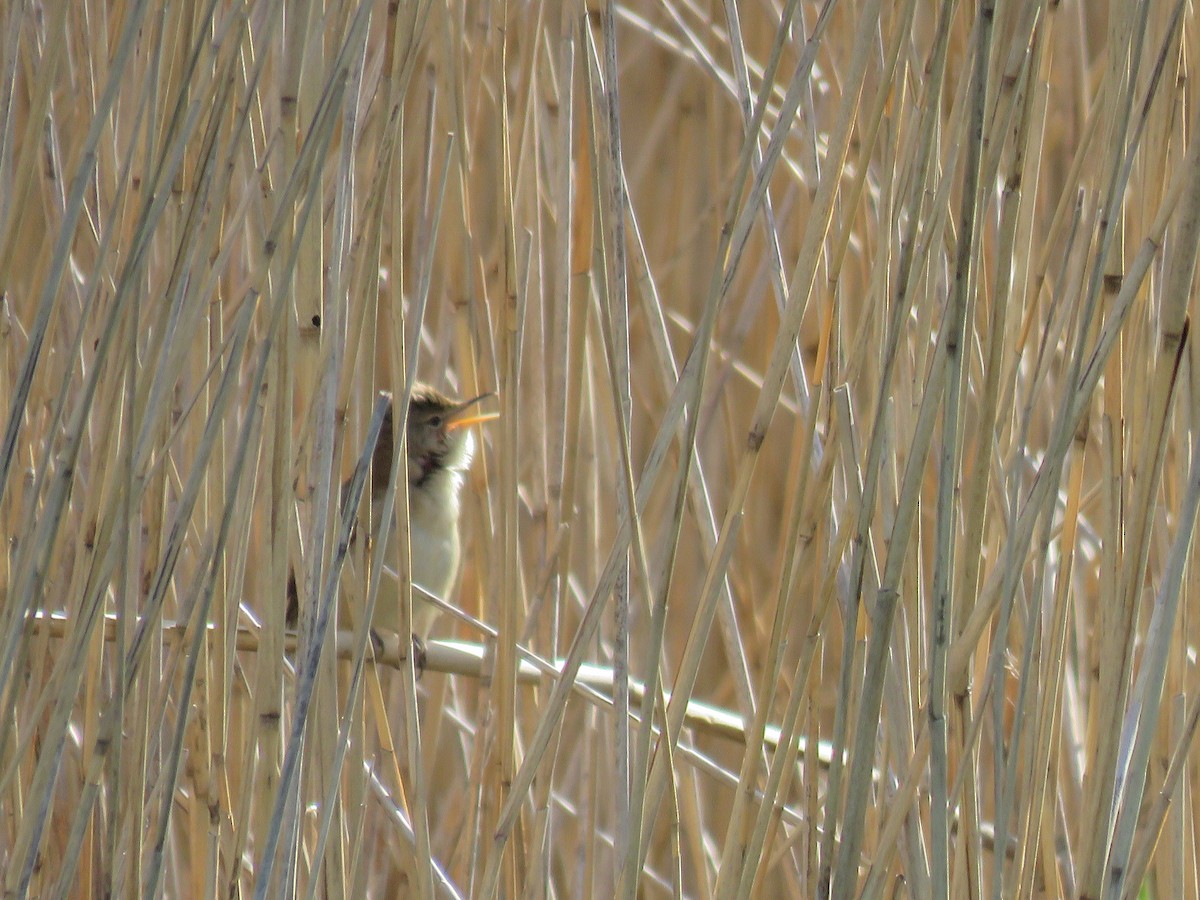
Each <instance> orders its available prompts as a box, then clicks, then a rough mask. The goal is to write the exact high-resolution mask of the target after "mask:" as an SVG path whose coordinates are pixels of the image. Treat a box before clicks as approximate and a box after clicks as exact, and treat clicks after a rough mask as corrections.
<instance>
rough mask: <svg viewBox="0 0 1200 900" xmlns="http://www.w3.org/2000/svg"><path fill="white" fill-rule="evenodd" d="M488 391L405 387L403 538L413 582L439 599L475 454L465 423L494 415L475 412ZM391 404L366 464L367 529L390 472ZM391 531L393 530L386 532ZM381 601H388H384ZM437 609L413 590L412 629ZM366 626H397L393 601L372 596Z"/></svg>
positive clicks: (447, 580)
mask: <svg viewBox="0 0 1200 900" xmlns="http://www.w3.org/2000/svg"><path fill="white" fill-rule="evenodd" d="M493 396H494V394H491V393H486V394H480V395H479V396H477V397H472V398H471V399H470V400H456V399H454V398H453V397H449V396H447V395H446V394H443V393H442V392H441V391H438V390H436V389H434V388H432V387H430V386H429V385H427V384H422V383H420V382H418V383H417V384H415V385H414V386H413V390H412V397H411V399H410V400H409V405H408V428H407V433H408V543H409V559H410V561H411V572H412V580H413V583H415V584H418V585H420V586H421V587H423V588H424V589H425V590H427V591H428V592H429V593H431V594H433V595H434V596H437V597H440V598H442V599H445V598H446V597H447V596H448V595H449V594H450V591H451V589H452V588H453V587H454V581H455V578H456V577H457V575H458V567H459V562H460V559H461V556H462V549H461V539H460V536H459V519H460V518H461V516H462V487H463V482H464V481H465V479H466V473H467V470H468V469H469V468H470V467H471V460H472V458H473V457H474V455H475V438H474V435H473V434H472V433H471V430H470V426H471V425H475V424H478V423H480V422H487V421H490V420H492V419H495V418H497V416H498V413H493V412H478V411H477V407H478V405H479V403H481V402H482V401H484V400H487V399H489V398H490V397H493ZM393 416H394V404H393V403H392V402H390V398H389V402H388V406H387V409H386V411H385V412H384V419H383V430H382V432H381V433H380V436H379V441H378V442H377V443H376V445H375V453H374V455H373V457H372V463H371V511H372V512H371V518H372V520H373V521H372V522H371V533H372V534H378V533H379V531H380V526H381V524H382V522H381V519H382V516H383V498H384V494H386V493H387V489H388V484H389V482H390V481H391V475H392V471H391V470H392V457H393V455H394V449H395V448H394V443H393V440H394V439H393V431H394V426H393V424H392V420H393ZM394 536H395V535H394V533H393V537H394ZM385 600H388V601H389V602H384V601H385ZM438 612H439V608H438V607H437V606H435V605H434V604H433V603H430V602H428V601H426V600H425V599H424V598H423V597H420V596H418V595H417V594H414V595H413V616H412V626H413V629H412V630H413V634H415V635H417V636H418V637H423V636H426V635H428V634H429V632H430V631H431V630H432V629H433V625H434V622H435V621H436V619H437V616H438ZM371 624H372V626H373V627H374V628H376V629H377V630H378V629H387V630H388V631H397V632H398V631H399V630H400V604H399V602H398V600H396V601H394V602H393V601H391V600H390V599H389V598H385V597H381V598H380V599H379V600H378V601H376V605H375V615H374V618H373V619H372V622H371Z"/></svg>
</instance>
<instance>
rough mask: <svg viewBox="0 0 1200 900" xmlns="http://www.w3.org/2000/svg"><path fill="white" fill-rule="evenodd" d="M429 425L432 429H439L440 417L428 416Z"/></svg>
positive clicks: (440, 424)
mask: <svg viewBox="0 0 1200 900" xmlns="http://www.w3.org/2000/svg"><path fill="white" fill-rule="evenodd" d="M429 424H430V425H432V426H433V427H434V428H441V427H442V417H441V416H430V417H429Z"/></svg>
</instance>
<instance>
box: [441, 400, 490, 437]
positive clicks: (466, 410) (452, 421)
mask: <svg viewBox="0 0 1200 900" xmlns="http://www.w3.org/2000/svg"><path fill="white" fill-rule="evenodd" d="M495 396H496V395H495V394H493V393H490V392H489V393H486V394H480V395H479V396H478V397H472V398H471V399H470V400H464V401H463V402H462V403H460V404H458V406H456V407H454V408H453V409H452V410H450V412H449V413H448V414H447V415H446V430H447V431H454V430H455V429H456V428H466V427H467V426H468V425H477V424H479V423H480V422H490V421H491V420H492V419H498V418H500V413H498V412H483V413H476V412H472V408H473V407H474V406H475V405H476V404H478V403H479V402H480V401H482V400H487V399H488V398H489V397H495Z"/></svg>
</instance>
